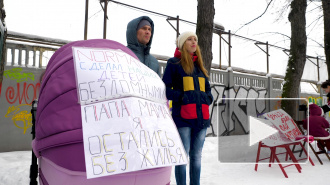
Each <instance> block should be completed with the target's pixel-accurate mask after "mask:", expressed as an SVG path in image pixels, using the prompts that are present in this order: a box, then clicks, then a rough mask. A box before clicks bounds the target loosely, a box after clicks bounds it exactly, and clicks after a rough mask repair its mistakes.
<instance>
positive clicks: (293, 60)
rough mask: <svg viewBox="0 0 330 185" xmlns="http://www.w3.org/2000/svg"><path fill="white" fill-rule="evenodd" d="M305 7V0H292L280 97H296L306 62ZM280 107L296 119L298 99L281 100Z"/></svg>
mask: <svg viewBox="0 0 330 185" xmlns="http://www.w3.org/2000/svg"><path fill="white" fill-rule="evenodd" d="M306 7H307V0H293V1H292V2H291V12H290V14H289V21H290V22H291V44H290V56H289V61H288V66H287V69H286V74H285V77H284V81H285V83H284V85H283V92H282V98H298V97H299V87H300V81H301V77H302V74H303V71H304V67H305V62H306V47H307V37H306V17H305V14H306ZM281 107H282V109H283V110H284V111H286V112H287V113H288V114H290V115H291V116H292V118H293V119H296V113H298V101H292V100H286V101H285V100H282V104H281Z"/></svg>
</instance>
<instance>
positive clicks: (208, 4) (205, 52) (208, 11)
mask: <svg viewBox="0 0 330 185" xmlns="http://www.w3.org/2000/svg"><path fill="white" fill-rule="evenodd" d="M197 1H198V5H197V27H196V35H197V36H198V45H199V46H200V48H201V53H202V56H203V60H204V67H205V69H206V70H207V71H208V72H209V74H210V70H211V64H212V59H213V56H212V36H213V19H214V14H215V10H214V0H197Z"/></svg>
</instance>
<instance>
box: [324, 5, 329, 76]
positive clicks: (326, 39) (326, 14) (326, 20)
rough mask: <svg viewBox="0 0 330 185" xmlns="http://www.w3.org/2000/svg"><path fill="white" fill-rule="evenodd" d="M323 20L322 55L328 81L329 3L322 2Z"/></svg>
mask: <svg viewBox="0 0 330 185" xmlns="http://www.w3.org/2000/svg"><path fill="white" fill-rule="evenodd" d="M322 8H323V20H324V53H325V60H326V64H327V68H328V79H330V1H329V0H322Z"/></svg>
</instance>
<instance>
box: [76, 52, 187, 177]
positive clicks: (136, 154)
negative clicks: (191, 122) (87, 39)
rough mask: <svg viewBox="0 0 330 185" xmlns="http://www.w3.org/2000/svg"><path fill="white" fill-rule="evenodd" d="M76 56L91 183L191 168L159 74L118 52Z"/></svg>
mask: <svg viewBox="0 0 330 185" xmlns="http://www.w3.org/2000/svg"><path fill="white" fill-rule="evenodd" d="M73 52H74V61H75V69H76V76H77V89H78V95H79V97H80V102H81V117H82V127H83V139H84V152H85V163H86V172H87V178H95V177H101V176H107V175H114V174H120V173H127V172H133V171H138V170H144V169H151V168H159V167H164V166H172V165H182V164H187V161H188V159H187V155H186V153H185V150H184V147H183V145H182V141H181V139H180V136H179V134H178V131H177V129H176V126H175V124H174V122H173V120H172V117H171V115H170V113H169V109H168V106H167V104H166V98H165V95H164V92H165V85H164V83H163V82H162V80H161V79H160V78H159V77H158V75H157V74H156V73H155V72H153V71H152V70H150V69H149V68H148V67H146V66H145V65H144V64H142V63H140V62H139V61H137V60H136V59H134V58H132V57H131V56H130V55H128V54H126V53H124V52H122V51H119V50H110V49H94V48H73ZM116 56H117V57H116ZM101 62H103V63H104V64H102V65H101ZM100 66H103V67H100ZM106 66H109V67H106ZM96 69H97V70H96Z"/></svg>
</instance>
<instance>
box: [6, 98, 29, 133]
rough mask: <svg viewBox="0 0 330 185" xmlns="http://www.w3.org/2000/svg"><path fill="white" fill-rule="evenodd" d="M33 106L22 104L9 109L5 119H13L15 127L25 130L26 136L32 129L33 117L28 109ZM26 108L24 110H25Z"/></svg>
mask: <svg viewBox="0 0 330 185" xmlns="http://www.w3.org/2000/svg"><path fill="white" fill-rule="evenodd" d="M30 107H31V105H29V104H21V105H17V106H11V107H8V110H7V113H6V115H5V117H7V118H11V120H12V121H13V123H14V125H15V126H16V127H17V128H19V129H22V130H23V133H24V134H25V132H26V130H27V129H28V128H30V127H32V115H31V113H30V112H29V111H27V110H26V109H30ZM23 108H24V109H23Z"/></svg>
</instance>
